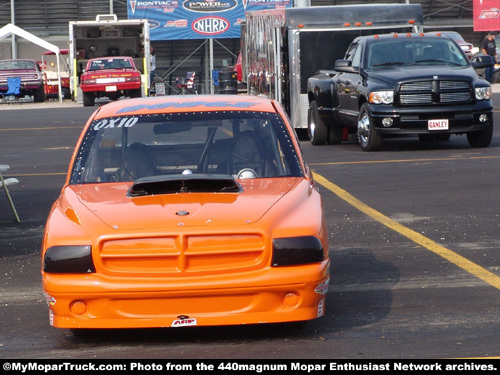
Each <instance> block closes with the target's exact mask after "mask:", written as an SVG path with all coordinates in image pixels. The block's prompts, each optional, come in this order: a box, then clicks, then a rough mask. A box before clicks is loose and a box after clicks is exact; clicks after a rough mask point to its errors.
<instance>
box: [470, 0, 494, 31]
mask: <svg viewBox="0 0 500 375" xmlns="http://www.w3.org/2000/svg"><path fill="white" fill-rule="evenodd" d="M473 17H474V31H498V30H500V1H498V0H474V10H473Z"/></svg>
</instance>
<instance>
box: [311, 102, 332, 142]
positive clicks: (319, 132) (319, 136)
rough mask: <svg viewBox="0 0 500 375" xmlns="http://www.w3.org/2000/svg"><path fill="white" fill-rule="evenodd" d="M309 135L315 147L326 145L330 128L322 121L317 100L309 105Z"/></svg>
mask: <svg viewBox="0 0 500 375" xmlns="http://www.w3.org/2000/svg"><path fill="white" fill-rule="evenodd" d="M307 134H308V135H309V140H310V141H311V143H312V144H313V145H324V144H325V143H326V141H327V139H328V128H327V126H326V125H325V123H324V122H323V120H321V117H320V116H319V112H318V106H317V105H316V100H313V101H311V103H309V110H308V111H307Z"/></svg>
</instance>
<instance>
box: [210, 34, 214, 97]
mask: <svg viewBox="0 0 500 375" xmlns="http://www.w3.org/2000/svg"><path fill="white" fill-rule="evenodd" d="M209 45H210V75H209V78H210V81H209V82H210V94H213V93H214V82H213V79H212V72H213V71H214V40H213V39H212V38H210V44H209Z"/></svg>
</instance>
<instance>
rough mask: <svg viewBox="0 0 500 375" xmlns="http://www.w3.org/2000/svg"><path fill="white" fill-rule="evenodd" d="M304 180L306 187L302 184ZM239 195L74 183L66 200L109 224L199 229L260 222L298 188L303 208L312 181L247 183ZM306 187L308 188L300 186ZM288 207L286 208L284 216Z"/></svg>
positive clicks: (128, 227) (132, 227)
mask: <svg viewBox="0 0 500 375" xmlns="http://www.w3.org/2000/svg"><path fill="white" fill-rule="evenodd" d="M300 181H302V182H303V183H302V184H299V182H300ZM240 184H241V187H242V188H241V191H240V192H236V193H220V192H218V193H212V192H209V193H206V192H204V193H174V194H158V195H148V196H139V197H130V196H129V195H128V194H127V192H128V190H129V188H130V186H131V185H130V183H111V184H85V185H70V186H68V187H67V189H65V192H64V198H66V199H65V200H66V201H67V203H68V204H69V206H71V207H72V208H73V209H74V210H75V212H76V214H77V215H78V216H79V217H82V215H86V214H85V212H82V211H86V210H82V208H83V207H85V208H86V209H88V211H90V212H91V213H92V214H93V215H95V216H97V217H98V218H99V219H100V220H101V221H102V222H104V223H105V224H106V225H107V226H109V227H110V228H114V229H118V230H120V229H122V230H136V229H146V228H151V229H153V228H169V227H170V228H172V227H179V226H183V227H193V226H205V225H213V226H235V225H245V224H251V223H254V222H256V221H258V220H259V219H260V218H262V216H264V215H265V214H266V212H267V211H269V210H270V209H271V208H272V207H273V206H274V205H275V204H276V203H277V202H278V201H280V199H281V198H282V197H284V196H285V195H286V194H289V193H290V192H291V191H292V190H294V191H296V192H297V194H298V196H297V198H298V199H290V200H287V201H288V202H294V203H293V204H299V203H300V201H302V199H300V198H299V197H300V196H302V197H303V199H305V198H306V197H307V195H308V194H307V191H308V190H309V182H308V181H306V180H304V179H302V178H273V179H249V180H241V181H240ZM300 186H302V188H299V187H300ZM286 211H287V209H284V210H280V213H281V214H284V213H285V212H286Z"/></svg>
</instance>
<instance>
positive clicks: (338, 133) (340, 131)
mask: <svg viewBox="0 0 500 375" xmlns="http://www.w3.org/2000/svg"><path fill="white" fill-rule="evenodd" d="M343 137H344V128H343V127H342V126H335V125H331V126H330V127H329V128H328V144H329V145H338V144H339V143H342V140H343Z"/></svg>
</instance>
